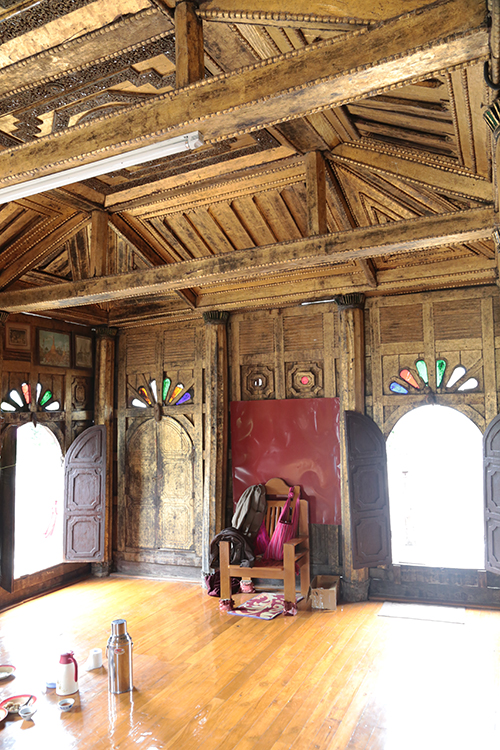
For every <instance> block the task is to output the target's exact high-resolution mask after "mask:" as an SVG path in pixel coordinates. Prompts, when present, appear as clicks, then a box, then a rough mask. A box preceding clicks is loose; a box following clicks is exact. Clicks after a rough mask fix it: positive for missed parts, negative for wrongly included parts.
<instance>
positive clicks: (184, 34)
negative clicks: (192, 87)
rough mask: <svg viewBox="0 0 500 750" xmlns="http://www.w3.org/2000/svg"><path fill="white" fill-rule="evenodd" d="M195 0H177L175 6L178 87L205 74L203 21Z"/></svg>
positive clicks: (187, 84) (176, 76) (176, 75)
mask: <svg viewBox="0 0 500 750" xmlns="http://www.w3.org/2000/svg"><path fill="white" fill-rule="evenodd" d="M196 5H197V4H196V3H195V2H194V0H177V4H176V6H175V84H176V86H177V88H178V89H182V88H184V86H189V84H190V83H194V82H195V81H201V80H202V78H204V76H205V53H204V49H203V23H202V21H201V19H200V18H198V16H197V15H196Z"/></svg>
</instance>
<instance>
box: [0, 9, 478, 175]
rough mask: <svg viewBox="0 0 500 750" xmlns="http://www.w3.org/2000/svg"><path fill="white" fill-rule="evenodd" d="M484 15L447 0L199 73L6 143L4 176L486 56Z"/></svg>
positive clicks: (230, 129)
mask: <svg viewBox="0 0 500 750" xmlns="http://www.w3.org/2000/svg"><path fill="white" fill-rule="evenodd" d="M484 22H485V6H484V0H448V2H443V3H438V4H433V5H430V6H428V7H427V8H424V9H423V10H421V11H416V12H414V13H409V14H407V15H404V16H402V17H400V18H397V19H395V20H393V21H389V22H387V23H385V24H382V25H378V26H375V28H369V29H367V30H363V31H360V32H357V36H356V37H355V38H354V37H353V36H351V35H345V36H344V38H341V39H338V38H336V37H334V38H332V39H330V40H327V41H325V42H322V43H321V44H317V45H309V46H306V47H304V48H303V49H299V50H295V51H294V52H293V53H290V54H287V55H282V56H279V57H275V58H272V59H269V60H263V61H262V62H259V63H256V64H255V65H252V66H248V67H245V68H242V69H241V70H238V71H234V72H232V73H228V74H226V75H223V76H217V77H214V78H212V79H206V80H204V81H199V82H198V83H196V84H191V85H190V86H188V87H186V88H185V89H180V90H177V91H174V92H167V93H165V94H163V95H161V96H157V97H153V98H152V99H151V100H148V101H146V102H144V103H143V104H142V105H141V106H140V107H135V108H132V109H128V110H127V111H126V112H120V113H117V114H116V115H114V116H111V117H107V118H105V119H102V120H100V121H95V122H90V123H85V125H84V126H77V127H73V128H70V129H68V130H66V131H63V132H60V133H57V135H48V136H44V137H41V138H37V139H36V143H27V144H24V145H22V146H17V147H15V148H13V149H6V150H4V151H3V152H2V160H1V164H0V185H1V184H15V183H17V182H23V181H25V180H27V179H31V178H33V177H37V176H39V175H41V174H50V173H53V172H56V171H58V170H60V169H64V168H68V167H70V166H72V165H73V164H76V163H78V164H83V163H91V162H93V161H95V160H96V159H98V158H103V157H104V156H111V155H113V154H118V153H123V152H124V151H127V150H129V149H130V148H137V147H139V146H141V145H144V144H146V143H153V142H156V141H160V140H163V139H165V138H168V137H172V136H178V135H181V134H185V133H188V132H190V131H193V130H199V131H201V133H202V135H203V137H204V139H205V141H206V142H209V141H216V140H221V139H227V138H230V137H234V136H236V135H238V134H242V133H247V132H251V131H253V130H256V129H258V128H261V127H265V126H267V125H273V124H276V123H278V122H284V121H287V120H293V119H295V118H297V117H301V116H303V115H306V114H310V113H313V112H318V111H319V110H321V109H326V108H330V107H332V106H338V105H342V104H346V103H348V102H352V101H355V100H357V99H359V98H361V97H365V96H372V95H374V94H380V93H382V92H384V91H386V90H392V89H393V88H394V86H398V85H404V84H408V83H410V82H412V81H418V80H421V79H423V78H425V77H428V76H429V75H432V74H433V73H436V71H440V70H442V69H443V68H450V67H456V66H460V65H467V64H469V63H470V62H472V61H476V60H482V59H485V58H486V56H487V55H488V52H489V46H488V32H487V29H486V27H485V25H484ZM423 50H425V53H424V51H423ZM55 165H57V166H55Z"/></svg>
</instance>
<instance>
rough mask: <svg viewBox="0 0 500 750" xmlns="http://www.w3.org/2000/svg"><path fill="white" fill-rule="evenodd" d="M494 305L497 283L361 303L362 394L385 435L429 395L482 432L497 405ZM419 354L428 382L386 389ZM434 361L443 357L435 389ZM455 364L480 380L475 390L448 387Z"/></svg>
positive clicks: (499, 326) (499, 325) (498, 320)
mask: <svg viewBox="0 0 500 750" xmlns="http://www.w3.org/2000/svg"><path fill="white" fill-rule="evenodd" d="M498 311H499V305H498V290H497V288H496V287H485V288H483V289H474V290H463V291H458V290H450V291H448V292H436V293H427V294H415V295H408V296H407V297H405V298H404V299H401V298H397V297H387V298H383V299H371V300H369V301H368V302H367V314H368V320H369V325H368V329H369V331H370V335H371V340H370V344H369V347H368V350H369V360H370V369H369V372H370V383H369V385H368V392H369V393H370V394H371V395H370V396H369V398H368V399H367V411H368V412H371V413H372V414H373V417H374V419H375V421H376V422H377V424H378V425H379V426H380V427H381V429H382V431H383V432H384V434H386V435H388V434H389V432H390V431H391V429H392V428H393V427H394V424H395V423H396V422H397V420H398V419H399V418H400V417H402V416H403V415H404V414H405V413H406V412H407V411H409V410H410V409H411V408H414V407H415V406H417V405H419V404H423V403H429V398H431V399H434V395H435V403H438V404H443V405H449V406H453V407H454V408H457V409H459V410H460V411H463V412H464V413H465V414H467V416H468V417H470V418H471V419H472V420H473V421H474V422H475V423H476V424H477V425H478V427H479V428H480V429H481V430H482V431H484V428H485V426H486V424H487V423H488V422H489V421H490V420H491V419H492V418H493V416H495V415H496V413H497V411H498V382H499V381H498V376H497V369H498V365H497V360H498V346H499V341H498V332H499V331H500V317H499V315H498ZM495 335H497V338H495ZM417 359H424V360H425V361H426V363H427V366H428V370H429V388H428V389H425V388H423V383H420V384H421V386H422V388H421V389H419V390H417V389H414V388H411V387H409V388H408V390H409V393H408V395H397V394H394V393H392V392H391V391H390V388H389V386H390V383H391V381H392V380H396V381H397V382H398V381H399V382H401V383H404V381H401V380H400V379H399V378H398V375H399V372H400V371H401V369H402V368H406V367H408V368H409V369H410V370H411V371H412V372H413V374H414V375H415V374H416V369H415V362H416V360H417ZM437 359H444V360H445V361H446V362H447V368H446V372H445V376H444V379H443V383H442V385H441V387H440V388H439V389H438V388H437V386H436V369H435V362H436V360H437ZM457 365H463V366H464V367H465V368H466V369H467V376H469V377H475V378H476V379H477V380H478V386H477V388H475V389H474V390H472V391H466V392H458V391H457V387H452V388H450V389H447V388H446V383H447V381H448V379H449V377H450V375H451V373H452V371H453V369H454V368H455V367H456V366H457ZM418 380H419V379H418V376H417V381H418ZM433 394H434V395H433Z"/></svg>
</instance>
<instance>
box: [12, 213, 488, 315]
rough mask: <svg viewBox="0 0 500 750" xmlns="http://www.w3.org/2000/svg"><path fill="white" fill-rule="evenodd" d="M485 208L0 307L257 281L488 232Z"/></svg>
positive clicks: (238, 254)
mask: <svg viewBox="0 0 500 750" xmlns="http://www.w3.org/2000/svg"><path fill="white" fill-rule="evenodd" d="M494 218H495V216H494V210H493V208H492V207H487V208H476V209H470V210H467V211H462V212H458V213H457V212H455V213H450V214H441V215H438V216H425V217H422V218H418V219H410V220H406V221H396V222H394V223H392V224H383V225H378V226H376V227H360V228H358V229H353V230H351V231H348V232H337V233H335V234H331V235H323V236H318V237H307V238H305V239H304V238H301V239H299V240H294V241H292V242H282V243H278V244H275V245H267V246H265V247H258V248H251V249H249V250H235V251H234V252H232V253H227V254H225V255H217V256H212V257H210V258H200V259H196V260H190V261H184V262H181V263H174V264H171V265H168V266H162V267H160V268H150V269H146V270H143V271H136V272H134V273H124V274H120V275H118V276H108V277H105V278H100V279H92V280H89V281H79V282H76V283H74V284H67V283H63V284H60V285H59V286H57V287H53V286H50V287H46V288H45V289H43V288H42V289H33V290H30V291H24V292H15V291H12V292H3V293H0V310H5V311H6V312H29V311H36V310H48V309H51V308H61V307H75V306H78V305H87V304H91V303H101V302H108V301H113V300H118V299H127V298H128V299H130V298H138V297H145V296H148V295H154V294H158V293H160V294H161V293H165V292H167V291H174V290H177V289H185V288H186V286H190V287H195V286H204V285H213V284H216V283H218V282H221V281H229V280H236V279H244V278H248V276H249V275H251V276H253V277H254V278H259V277H260V278H264V277H265V276H268V275H272V274H277V273H280V272H284V271H296V270H300V269H311V268H319V267H321V266H326V267H327V266H328V265H338V264H342V263H345V262H347V261H352V260H354V261H356V260H361V259H363V260H366V259H368V258H375V257H378V256H380V255H390V254H395V253H408V252H411V251H419V250H422V249H424V248H429V247H434V248H436V247H443V246H448V245H454V244H461V243H464V242H470V241H473V240H478V239H485V238H489V237H491V234H492V229H493V225H494Z"/></svg>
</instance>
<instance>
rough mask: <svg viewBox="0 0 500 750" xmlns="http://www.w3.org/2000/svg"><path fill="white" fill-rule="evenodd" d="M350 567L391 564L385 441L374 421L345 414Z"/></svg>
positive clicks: (356, 414)
mask: <svg viewBox="0 0 500 750" xmlns="http://www.w3.org/2000/svg"><path fill="white" fill-rule="evenodd" d="M345 429H346V446H347V466H348V478H349V497H350V507H351V531H352V556H353V567H354V568H355V569H358V568H366V567H369V566H370V567H372V566H376V565H387V564H388V563H390V562H391V528H390V519H389V492H388V485H387V459H386V451H385V438H384V436H383V434H382V433H381V431H380V430H379V428H378V427H377V425H376V424H375V422H374V421H373V420H372V419H370V418H369V417H367V416H365V415H364V414H360V413H358V412H355V411H346V412H345Z"/></svg>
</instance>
